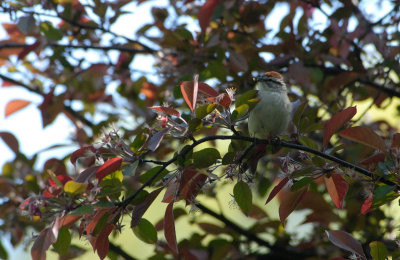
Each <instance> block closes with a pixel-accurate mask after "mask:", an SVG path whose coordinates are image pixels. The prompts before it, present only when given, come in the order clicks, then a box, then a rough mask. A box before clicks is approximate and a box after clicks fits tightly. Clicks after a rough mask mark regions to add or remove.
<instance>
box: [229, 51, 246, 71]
mask: <svg viewBox="0 0 400 260" xmlns="http://www.w3.org/2000/svg"><path fill="white" fill-rule="evenodd" d="M229 63H230V64H231V66H232V69H233V70H234V71H235V72H241V71H243V72H246V71H247V70H248V68H249V66H248V64H247V60H246V58H245V57H244V56H243V55H242V54H240V53H237V52H234V51H230V52H229Z"/></svg>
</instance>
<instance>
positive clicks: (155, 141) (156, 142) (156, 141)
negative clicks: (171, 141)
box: [147, 128, 170, 152]
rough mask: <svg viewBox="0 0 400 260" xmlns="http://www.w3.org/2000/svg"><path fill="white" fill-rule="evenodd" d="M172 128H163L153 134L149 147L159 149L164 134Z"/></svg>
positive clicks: (152, 149) (151, 149) (153, 149)
mask: <svg viewBox="0 0 400 260" xmlns="http://www.w3.org/2000/svg"><path fill="white" fill-rule="evenodd" d="M169 130H170V128H163V129H161V130H160V131H158V132H157V133H155V134H154V135H152V136H151V137H150V139H149V141H148V143H147V149H149V150H150V151H153V152H154V151H155V150H157V148H158V146H160V144H161V141H162V140H163V139H164V136H165V135H166V134H167V133H168V131H169Z"/></svg>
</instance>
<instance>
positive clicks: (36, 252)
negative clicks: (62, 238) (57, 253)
mask: <svg viewBox="0 0 400 260" xmlns="http://www.w3.org/2000/svg"><path fill="white" fill-rule="evenodd" d="M59 228H60V217H57V218H56V220H55V221H54V223H53V226H52V227H51V228H50V227H48V228H45V229H43V230H42V231H41V232H40V234H39V236H38V237H37V238H36V239H35V242H34V243H33V246H32V248H31V256H32V260H45V259H46V251H47V249H49V247H50V245H52V244H54V243H55V242H56V241H57V237H58V230H59Z"/></svg>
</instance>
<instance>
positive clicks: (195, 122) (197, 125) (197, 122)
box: [189, 118, 203, 132]
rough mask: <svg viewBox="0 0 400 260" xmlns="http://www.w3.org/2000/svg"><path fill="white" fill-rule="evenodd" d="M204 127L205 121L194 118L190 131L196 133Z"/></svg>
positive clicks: (191, 121) (190, 122)
mask: <svg viewBox="0 0 400 260" xmlns="http://www.w3.org/2000/svg"><path fill="white" fill-rule="evenodd" d="M202 127H203V121H202V120H201V119H200V118H193V119H192V120H190V121H189V131H190V132H196V131H197V130H200V129H201V128H202Z"/></svg>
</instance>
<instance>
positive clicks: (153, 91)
mask: <svg viewBox="0 0 400 260" xmlns="http://www.w3.org/2000/svg"><path fill="white" fill-rule="evenodd" d="M140 93H141V94H143V95H145V97H146V104H147V105H148V106H152V105H153V104H154V102H155V101H156V98H157V86H156V85H154V84H153V83H150V82H143V84H142V88H141V89H140Z"/></svg>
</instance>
